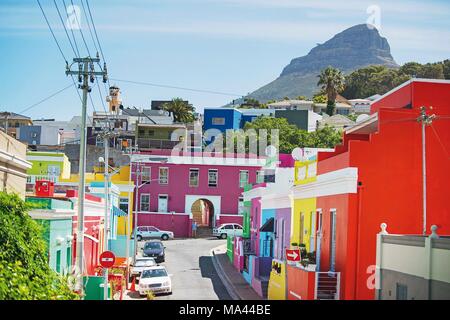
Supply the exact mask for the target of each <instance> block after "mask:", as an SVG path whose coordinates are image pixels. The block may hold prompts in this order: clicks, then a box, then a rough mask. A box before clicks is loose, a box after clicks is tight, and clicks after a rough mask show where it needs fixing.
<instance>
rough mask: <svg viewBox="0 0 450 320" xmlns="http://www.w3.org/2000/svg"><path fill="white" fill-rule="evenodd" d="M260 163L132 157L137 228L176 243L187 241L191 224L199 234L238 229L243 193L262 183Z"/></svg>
mask: <svg viewBox="0 0 450 320" xmlns="http://www.w3.org/2000/svg"><path fill="white" fill-rule="evenodd" d="M264 163H265V160H264V159H255V158H253V159H249V158H245V157H243V156H237V155H234V158H224V157H211V156H204V155H203V156H200V155H197V154H196V155H195V157H190V156H172V155H169V154H167V153H166V154H164V153H158V154H156V153H151V154H144V153H140V154H135V155H133V156H132V161H131V179H132V180H133V181H134V182H135V184H136V185H137V186H139V188H138V192H135V199H136V200H135V210H136V211H137V213H138V215H137V223H138V225H139V226H143V225H153V226H156V227H158V228H161V229H166V230H171V231H173V232H174V233H175V237H187V236H190V234H191V223H192V221H196V222H197V225H198V226H199V227H204V228H213V227H215V226H219V225H221V224H223V223H230V222H235V223H239V224H242V210H243V197H242V192H243V187H244V185H245V184H247V183H252V184H253V183H256V182H257V181H262V179H263V171H262V170H261V167H262V166H263V165H264ZM136 205H137V206H136Z"/></svg>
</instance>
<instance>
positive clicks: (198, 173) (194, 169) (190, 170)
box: [189, 168, 200, 188]
mask: <svg viewBox="0 0 450 320" xmlns="http://www.w3.org/2000/svg"><path fill="white" fill-rule="evenodd" d="M194 171H196V172H197V184H195V185H193V184H191V172H194ZM199 183H200V170H199V169H198V168H189V187H194V188H195V187H198V185H199Z"/></svg>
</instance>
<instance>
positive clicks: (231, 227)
mask: <svg viewBox="0 0 450 320" xmlns="http://www.w3.org/2000/svg"><path fill="white" fill-rule="evenodd" d="M223 228H224V229H227V230H231V229H234V228H233V225H232V224H227V225H226V226H224V227H223Z"/></svg>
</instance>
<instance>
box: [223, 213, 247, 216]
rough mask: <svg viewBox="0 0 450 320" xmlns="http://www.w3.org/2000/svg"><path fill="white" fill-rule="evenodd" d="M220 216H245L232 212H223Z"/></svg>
mask: <svg viewBox="0 0 450 320" xmlns="http://www.w3.org/2000/svg"><path fill="white" fill-rule="evenodd" d="M220 216H221V217H222V216H223V217H243V215H242V214H230V213H221V214H220Z"/></svg>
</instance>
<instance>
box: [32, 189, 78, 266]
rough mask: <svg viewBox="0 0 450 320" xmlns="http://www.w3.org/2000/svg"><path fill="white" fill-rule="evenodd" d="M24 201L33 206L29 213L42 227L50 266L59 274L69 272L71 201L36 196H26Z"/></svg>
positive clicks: (70, 264)
mask: <svg viewBox="0 0 450 320" xmlns="http://www.w3.org/2000/svg"><path fill="white" fill-rule="evenodd" d="M26 202H28V203H30V204H32V205H33V207H34V208H33V209H32V210H31V211H30V212H29V215H30V216H31V218H33V219H34V220H35V221H36V222H37V223H38V224H40V225H41V226H42V228H43V229H42V236H43V238H44V239H45V242H46V244H47V258H48V264H49V266H50V268H52V269H53V270H55V271H56V272H58V273H60V274H67V273H69V272H70V269H71V267H72V265H73V263H72V259H73V249H72V248H73V239H74V237H73V235H72V233H73V228H72V217H73V216H74V215H75V211H74V210H73V203H72V202H71V201H69V200H60V199H53V198H38V197H27V198H26Z"/></svg>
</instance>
